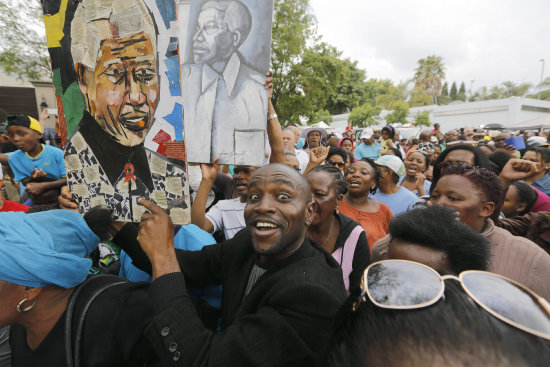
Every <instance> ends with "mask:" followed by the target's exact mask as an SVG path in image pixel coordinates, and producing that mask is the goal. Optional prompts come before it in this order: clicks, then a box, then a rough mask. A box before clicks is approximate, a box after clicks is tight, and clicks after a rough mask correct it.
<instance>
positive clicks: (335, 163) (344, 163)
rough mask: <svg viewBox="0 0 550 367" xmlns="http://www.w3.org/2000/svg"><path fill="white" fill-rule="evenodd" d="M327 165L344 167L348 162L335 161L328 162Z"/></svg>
mask: <svg viewBox="0 0 550 367" xmlns="http://www.w3.org/2000/svg"><path fill="white" fill-rule="evenodd" d="M325 163H326V164H328V165H329V166H332V167H336V166H338V167H344V166H345V165H346V162H335V161H333V160H326V161H325Z"/></svg>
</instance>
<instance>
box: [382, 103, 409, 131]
mask: <svg viewBox="0 0 550 367" xmlns="http://www.w3.org/2000/svg"><path fill="white" fill-rule="evenodd" d="M408 114H409V105H408V104H407V103H406V102H403V101H397V102H395V103H394V104H393V111H392V112H390V113H389V114H388V115H386V123H387V124H388V125H390V124H406V123H407V115H408Z"/></svg>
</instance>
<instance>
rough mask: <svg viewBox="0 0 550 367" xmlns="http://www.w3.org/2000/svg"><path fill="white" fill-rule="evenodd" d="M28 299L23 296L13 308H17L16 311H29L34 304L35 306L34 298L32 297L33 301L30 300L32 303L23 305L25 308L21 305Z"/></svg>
mask: <svg viewBox="0 0 550 367" xmlns="http://www.w3.org/2000/svg"><path fill="white" fill-rule="evenodd" d="M28 300H29V299H28V298H24V299H23V300H21V302H19V303H18V304H17V307H15V309H16V310H17V312H19V313H21V312H27V311H30V310H32V309H33V308H34V306H36V298H35V299H34V301H33V302H32V304H31V305H30V306H28V307H25V308H22V307H23V305H24V304H25V302H27V301H28Z"/></svg>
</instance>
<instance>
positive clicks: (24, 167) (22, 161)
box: [8, 144, 67, 194]
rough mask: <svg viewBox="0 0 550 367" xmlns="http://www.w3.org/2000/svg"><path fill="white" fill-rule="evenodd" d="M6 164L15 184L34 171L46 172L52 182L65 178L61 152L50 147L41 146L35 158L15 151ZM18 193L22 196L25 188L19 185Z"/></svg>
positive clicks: (65, 173)
mask: <svg viewBox="0 0 550 367" xmlns="http://www.w3.org/2000/svg"><path fill="white" fill-rule="evenodd" d="M8 163H9V164H10V167H11V170H12V171H13V180H14V181H15V182H21V181H22V180H23V179H25V178H27V177H30V175H31V173H32V171H34V170H35V169H37V170H43V171H44V172H46V177H47V178H49V179H52V180H59V179H62V178H63V177H66V176H67V172H66V171H65V161H64V160H63V151H62V150H61V149H59V148H55V147H52V146H51V145H44V144H42V153H40V154H38V155H37V156H36V157H31V156H30V155H28V154H27V153H25V152H23V151H21V150H16V151H15V152H13V154H11V155H10V158H9V160H8ZM20 191H21V194H23V191H25V186H23V185H20Z"/></svg>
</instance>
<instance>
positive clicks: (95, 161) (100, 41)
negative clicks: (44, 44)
mask: <svg viewBox="0 0 550 367" xmlns="http://www.w3.org/2000/svg"><path fill="white" fill-rule="evenodd" d="M100 3H101V2H100V1H97V0H83V1H82V2H81V3H80V4H79V5H78V8H77V9H76V12H75V15H74V18H73V20H72V22H71V54H72V58H73V62H74V66H75V70H76V74H77V82H78V85H79V87H80V90H81V91H82V95H83V97H84V104H85V108H86V110H85V111H84V115H83V117H82V120H81V121H80V124H79V125H78V127H77V129H76V130H75V132H74V133H73V135H72V136H71V137H70V139H69V142H68V144H67V146H66V148H65V162H66V166H67V176H68V183H69V186H70V188H71V191H72V192H73V194H74V196H75V197H76V200H77V203H78V204H79V207H80V209H81V210H82V211H86V210H87V209H89V208H90V207H93V206H96V205H103V206H107V207H109V208H110V209H111V210H112V211H113V214H114V216H115V218H116V219H117V220H126V221H135V220H136V219H139V217H140V216H141V213H142V212H143V209H142V207H141V206H139V205H138V204H137V199H138V198H139V197H146V198H150V199H152V200H154V201H155V202H157V203H158V204H159V205H160V206H161V207H164V208H165V209H167V210H170V212H171V214H173V216H174V217H178V216H179V217H178V218H175V219H176V221H178V222H181V220H184V221H185V220H186V218H184V217H186V216H187V214H186V211H187V203H186V202H185V197H186V194H185V191H186V190H185V187H186V178H185V172H184V170H183V169H182V168H181V167H178V166H177V165H174V164H172V163H171V162H170V161H168V160H167V159H166V158H165V157H163V156H161V155H158V154H157V153H155V152H152V151H150V150H148V149H146V148H145V147H144V139H145V137H146V135H147V133H148V131H149V130H150V128H151V125H152V124H153V115H154V113H155V109H156V107H157V105H158V102H159V98H160V88H159V76H158V60H157V33H158V32H157V29H156V26H155V21H154V18H153V16H152V14H151V13H150V11H149V9H148V8H147V6H146V5H145V2H144V1H143V0H115V1H113V2H112V4H111V7H101V6H100ZM98 9H101V11H103V12H105V13H107V14H108V17H106V16H105V15H103V16H100V17H98V16H97V15H95V14H98V13H100V11H98ZM90 14H94V15H92V16H91V15H90ZM100 14H101V13H100Z"/></svg>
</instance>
